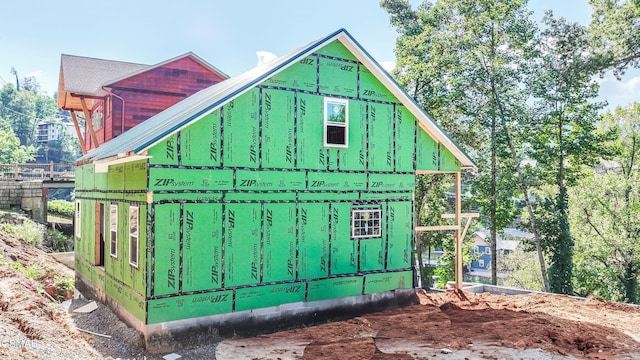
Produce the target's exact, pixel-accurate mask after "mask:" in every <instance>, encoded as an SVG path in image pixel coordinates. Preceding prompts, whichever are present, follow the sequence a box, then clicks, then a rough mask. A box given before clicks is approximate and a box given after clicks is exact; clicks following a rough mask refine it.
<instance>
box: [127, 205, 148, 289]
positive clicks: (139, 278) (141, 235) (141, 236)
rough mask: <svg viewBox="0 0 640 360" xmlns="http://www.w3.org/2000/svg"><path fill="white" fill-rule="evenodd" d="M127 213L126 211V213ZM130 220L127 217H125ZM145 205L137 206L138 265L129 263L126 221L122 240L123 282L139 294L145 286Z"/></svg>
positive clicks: (128, 239)
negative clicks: (124, 239) (125, 234)
mask: <svg viewBox="0 0 640 360" xmlns="http://www.w3.org/2000/svg"><path fill="white" fill-rule="evenodd" d="M127 215H128V213H127ZM126 219H127V220H130V219H129V217H128V216H127V217H126ZM146 221H147V206H146V205H140V206H138V267H137V268H136V267H135V266H133V265H131V264H130V263H129V261H128V260H129V245H130V243H129V241H130V238H129V233H128V229H129V224H128V223H127V225H126V226H127V227H126V230H125V231H126V232H127V237H126V241H123V245H124V248H125V249H126V253H127V257H126V260H125V264H124V283H125V284H126V285H128V286H130V287H132V288H133V289H135V291H137V292H138V293H139V294H144V293H145V291H146V288H147V278H146V276H147V275H146V273H147V267H146V266H147V241H146V239H147V224H146Z"/></svg>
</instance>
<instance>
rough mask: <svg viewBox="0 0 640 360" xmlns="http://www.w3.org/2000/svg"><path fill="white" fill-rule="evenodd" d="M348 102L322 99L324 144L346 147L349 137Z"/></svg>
mask: <svg viewBox="0 0 640 360" xmlns="http://www.w3.org/2000/svg"><path fill="white" fill-rule="evenodd" d="M348 130H349V102H348V101H347V100H344V99H332V98H325V99H324V146H331V147H343V148H346V147H347V146H348V145H349V144H348V139H349V136H348V135H349V132H348Z"/></svg>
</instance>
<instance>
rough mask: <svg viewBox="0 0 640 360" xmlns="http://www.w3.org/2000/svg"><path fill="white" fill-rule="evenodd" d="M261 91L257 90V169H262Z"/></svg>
mask: <svg viewBox="0 0 640 360" xmlns="http://www.w3.org/2000/svg"><path fill="white" fill-rule="evenodd" d="M262 91H263V89H259V90H258V139H260V140H259V141H258V169H261V168H262ZM234 177H235V173H234ZM234 185H235V182H234Z"/></svg>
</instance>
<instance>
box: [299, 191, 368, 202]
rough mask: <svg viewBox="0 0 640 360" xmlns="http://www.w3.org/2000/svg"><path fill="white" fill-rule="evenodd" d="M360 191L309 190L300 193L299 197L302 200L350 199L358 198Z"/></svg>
mask: <svg viewBox="0 0 640 360" xmlns="http://www.w3.org/2000/svg"><path fill="white" fill-rule="evenodd" d="M359 198H360V193H357V192H352V193H340V192H309V193H299V194H298V199H299V200H301V201H348V200H358V199H359Z"/></svg>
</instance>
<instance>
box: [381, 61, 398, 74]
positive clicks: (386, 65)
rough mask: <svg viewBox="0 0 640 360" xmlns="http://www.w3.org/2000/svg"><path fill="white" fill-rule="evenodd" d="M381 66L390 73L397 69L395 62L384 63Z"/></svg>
mask: <svg viewBox="0 0 640 360" xmlns="http://www.w3.org/2000/svg"><path fill="white" fill-rule="evenodd" d="M380 66H382V68H383V69H385V70H387V72H389V73H390V72H391V71H393V69H394V68H395V67H396V62H395V61H383V62H381V63H380Z"/></svg>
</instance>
